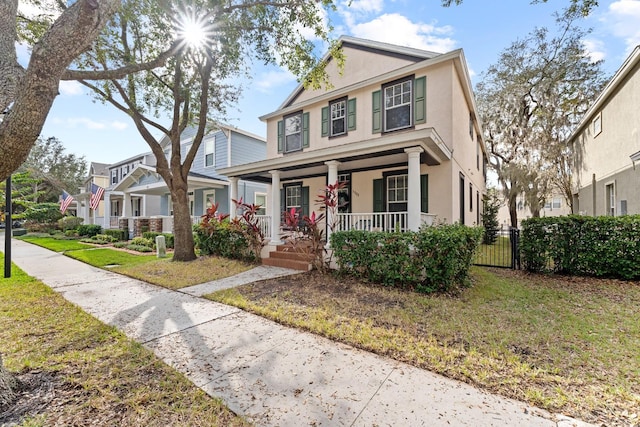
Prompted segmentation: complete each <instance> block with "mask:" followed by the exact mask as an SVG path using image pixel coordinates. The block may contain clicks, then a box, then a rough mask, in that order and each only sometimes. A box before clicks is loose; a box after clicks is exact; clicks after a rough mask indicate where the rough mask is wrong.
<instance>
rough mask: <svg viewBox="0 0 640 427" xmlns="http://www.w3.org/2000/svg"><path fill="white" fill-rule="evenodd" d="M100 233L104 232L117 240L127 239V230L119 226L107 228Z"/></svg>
mask: <svg viewBox="0 0 640 427" xmlns="http://www.w3.org/2000/svg"><path fill="white" fill-rule="evenodd" d="M102 234H106V235H107V236H111V237H113V238H115V239H117V240H118V241H119V242H122V241H125V240H128V237H129V232H128V230H122V229H120V228H107V229H106V230H104V231H103V232H102Z"/></svg>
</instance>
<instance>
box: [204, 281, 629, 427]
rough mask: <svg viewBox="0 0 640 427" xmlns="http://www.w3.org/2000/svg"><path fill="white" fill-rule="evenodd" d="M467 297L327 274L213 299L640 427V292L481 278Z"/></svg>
mask: <svg viewBox="0 0 640 427" xmlns="http://www.w3.org/2000/svg"><path fill="white" fill-rule="evenodd" d="M472 278H473V281H474V285H473V286H472V287H471V288H469V289H466V290H464V291H463V292H462V293H461V294H459V295H455V296H452V295H426V296H425V295H418V294H415V293H412V292H407V291H400V290H395V289H389V288H384V287H381V286H376V285H371V284H366V283H362V282H360V281H358V280H354V279H350V278H344V277H337V276H332V275H321V274H319V273H317V272H312V273H305V274H300V275H296V276H289V277H283V278H279V279H273V280H267V281H263V282H257V283H253V284H250V285H246V286H242V287H239V288H236V289H231V290H226V291H221V292H217V293H215V294H212V295H210V296H208V297H209V298H211V299H213V300H217V301H221V302H224V303H228V304H232V305H235V306H238V307H241V308H243V309H246V310H248V311H251V312H254V313H257V314H260V315H263V316H265V317H268V318H271V319H273V320H276V321H278V322H281V323H283V324H286V325H289V326H294V327H298V328H302V329H305V330H309V331H311V332H314V333H318V334H321V335H324V336H326V337H328V338H331V339H334V340H337V341H341V342H345V343H348V344H351V345H354V346H356V347H359V348H363V349H366V350H369V351H374V352H376V353H379V354H382V355H386V356H390V357H393V358H395V359H397V360H401V361H404V362H408V363H410V364H413V365H415V366H419V367H422V368H425V369H429V370H432V371H435V372H438V373H440V374H443V375H446V376H448V377H451V378H456V379H459V380H462V381H465V382H468V383H470V384H473V385H475V386H478V387H481V388H484V389H486V390H488V391H491V392H495V393H499V394H502V395H504V396H507V397H511V398H515V399H519V400H522V401H526V402H529V403H531V404H534V405H537V406H539V407H543V408H545V409H548V410H550V411H553V412H561V413H564V414H566V415H569V416H573V417H576V418H580V419H583V420H585V421H590V422H595V423H602V424H605V425H619V426H623V425H624V426H633V425H638V423H639V422H640V421H639V417H640V410H639V409H638V408H640V381H638V378H640V353H638V349H639V348H640V321H639V320H638V319H639V314H638V313H639V311H638V310H639V309H638V307H640V286H639V284H638V283H634V282H623V281H616V280H599V279H592V278H571V277H549V276H536V275H527V274H524V273H521V272H513V271H510V270H498V269H495V270H489V269H480V268H475V269H474V270H473V273H472Z"/></svg>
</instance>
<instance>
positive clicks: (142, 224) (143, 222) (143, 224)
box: [133, 218, 149, 237]
mask: <svg viewBox="0 0 640 427" xmlns="http://www.w3.org/2000/svg"><path fill="white" fill-rule="evenodd" d="M143 231H149V218H135V219H134V220H133V237H141V236H142V232H143Z"/></svg>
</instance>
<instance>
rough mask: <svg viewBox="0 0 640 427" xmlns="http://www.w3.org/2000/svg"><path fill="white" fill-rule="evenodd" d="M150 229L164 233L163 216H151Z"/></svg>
mask: <svg viewBox="0 0 640 427" xmlns="http://www.w3.org/2000/svg"><path fill="white" fill-rule="evenodd" d="M149 231H152V232H154V233H162V218H149Z"/></svg>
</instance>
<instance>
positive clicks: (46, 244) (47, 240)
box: [16, 234, 93, 252]
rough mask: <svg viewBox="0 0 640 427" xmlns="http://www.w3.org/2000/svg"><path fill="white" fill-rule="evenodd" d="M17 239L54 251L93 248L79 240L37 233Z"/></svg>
mask: <svg viewBox="0 0 640 427" xmlns="http://www.w3.org/2000/svg"><path fill="white" fill-rule="evenodd" d="M16 239H20V240H23V241H25V242H29V243H33V244H34V245H38V246H42V247H43V248H47V249H49V250H51V251H54V252H66V251H76V250H80V249H90V248H93V246H91V245H87V244H86V243H82V242H79V241H77V240H62V239H54V238H53V237H42V236H37V235H28V234H27V235H25V236H20V237H16Z"/></svg>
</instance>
